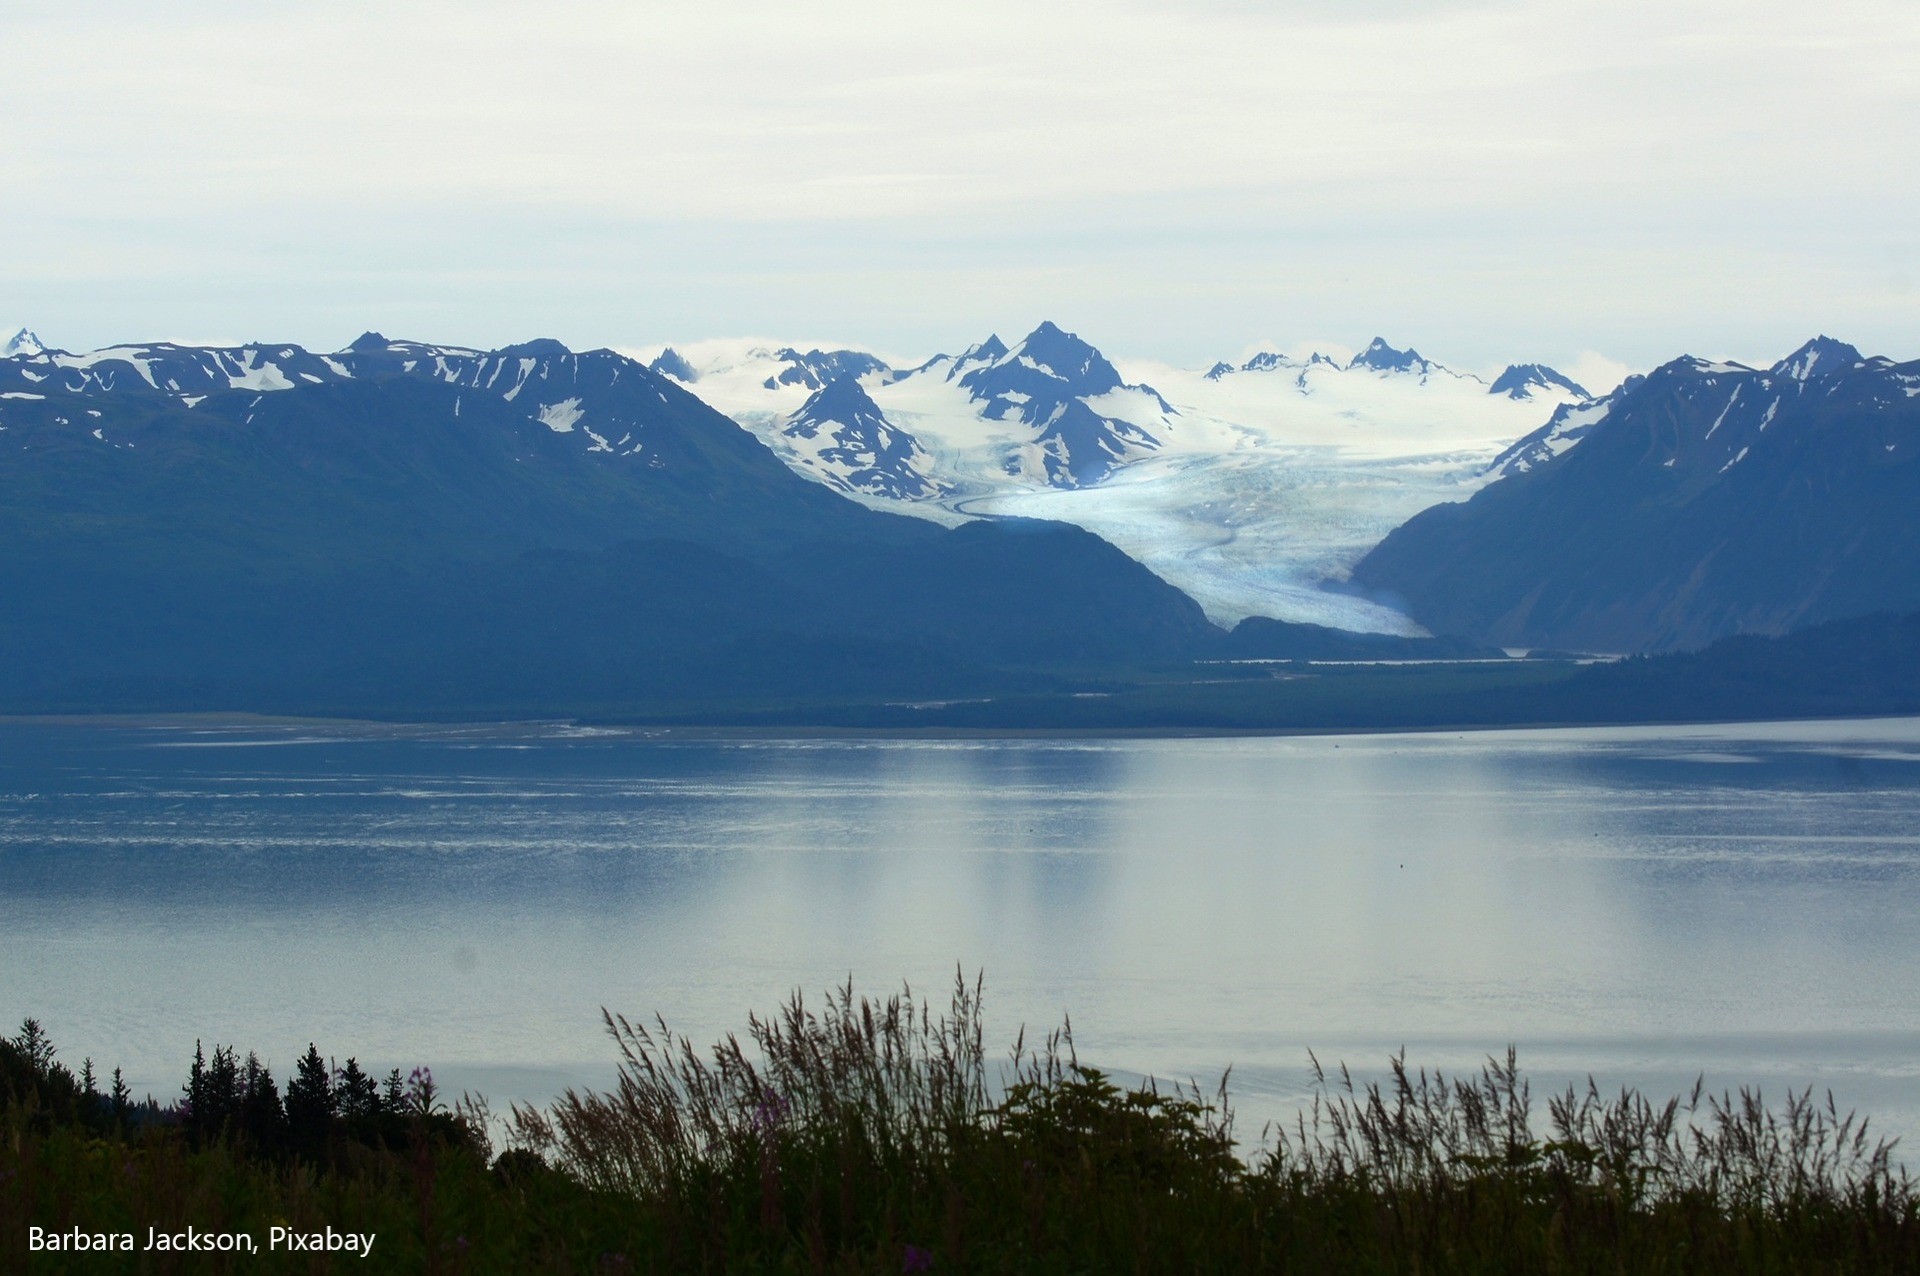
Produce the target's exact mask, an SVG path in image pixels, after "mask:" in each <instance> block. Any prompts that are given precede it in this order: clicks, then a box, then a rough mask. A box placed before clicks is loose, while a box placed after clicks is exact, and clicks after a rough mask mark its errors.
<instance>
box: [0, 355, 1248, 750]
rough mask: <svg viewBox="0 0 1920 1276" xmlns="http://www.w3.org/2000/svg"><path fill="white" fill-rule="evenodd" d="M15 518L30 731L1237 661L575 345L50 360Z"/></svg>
mask: <svg viewBox="0 0 1920 1276" xmlns="http://www.w3.org/2000/svg"><path fill="white" fill-rule="evenodd" d="M833 384H838V385H842V386H844V387H847V388H849V389H850V390H851V392H852V393H851V394H850V395H849V396H848V398H849V399H851V400H852V402H851V410H850V411H848V412H846V413H842V414H844V415H849V416H852V417H853V418H855V419H857V420H860V421H861V422H862V423H863V424H865V425H867V426H869V427H871V428H873V431H874V432H873V435H872V437H873V438H874V439H875V440H876V441H877V442H878V443H879V444H880V445H881V450H882V451H883V452H884V451H885V450H886V448H887V445H888V443H889V441H888V440H887V439H886V438H885V437H884V435H883V434H881V433H880V432H879V431H878V428H877V426H876V423H875V422H873V421H871V420H867V419H866V418H865V416H864V415H863V411H862V409H861V404H860V403H859V401H858V399H859V396H860V394H861V393H862V392H861V391H860V389H859V385H858V382H857V381H855V380H853V379H852V378H850V377H849V378H842V379H841V380H840V381H838V382H835V383H833ZM820 393H822V394H826V393H827V392H826V391H825V390H823V391H821V392H820ZM833 402H834V400H833V398H832V397H831V396H829V397H828V398H827V399H825V400H823V401H822V403H821V404H817V405H816V406H817V407H823V408H824V407H831V406H832V405H833ZM828 415H831V413H829V414H828ZM837 446H839V447H840V448H841V449H842V450H844V451H848V452H851V451H852V444H851V443H849V442H846V441H843V442H842V443H841V444H840V445H837ZM823 450H832V448H827V449H823ZM841 459H842V461H843V462H844V463H847V464H853V463H855V462H856V461H857V460H858V459H859V458H853V457H843V458H841ZM0 491H5V492H6V494H7V499H6V500H4V501H0V598H5V599H6V600H7V605H6V607H5V608H4V609H0V706H11V707H12V708H11V709H10V710H9V711H14V710H17V708H18V707H19V706H22V705H34V706H40V707H42V708H45V707H48V706H54V707H61V706H64V707H68V708H93V709H98V708H114V707H119V708H128V707H135V708H179V709H220V708H234V707H247V708H266V709H281V710H286V711H353V710H356V709H365V708H367V707H370V706H379V707H384V708H386V709H389V710H391V709H395V708H398V707H436V706H437V707H441V708H445V707H449V706H451V707H455V708H459V709H460V710H461V711H485V712H492V711H494V709H495V708H505V707H515V706H518V707H520V708H531V707H539V708H541V710H542V711H559V712H565V711H568V707H576V708H577V707H578V706H582V705H587V704H593V705H601V706H604V705H608V704H617V703H623V702H632V701H633V700H634V699H635V698H638V699H652V700H654V701H661V700H666V701H672V700H675V699H676V698H680V697H688V696H691V697H699V696H703V695H704V696H737V695H740V694H747V693H751V694H760V693H766V694H772V695H777V696H783V697H791V696H803V695H812V694H822V693H834V692H835V689H836V688H837V689H838V691H839V692H848V691H851V692H854V693H857V694H860V695H871V694H876V693H877V694H892V693H894V692H895V691H899V692H901V693H907V694H915V695H924V694H929V693H931V694H943V693H948V694H950V693H953V692H954V691H955V690H956V689H961V688H972V689H973V690H974V691H975V692H977V691H978V690H979V689H980V688H982V687H1000V686H1004V685H1006V679H1007V678H1015V679H1021V678H1025V679H1031V678H1032V677H1033V676H1035V675H1034V674H1033V673H1032V672H1031V671H1032V670H1035V669H1043V668H1046V667H1048V666H1049V665H1052V666H1054V667H1072V668H1082V667H1086V666H1089V665H1099V664H1101V663H1103V662H1137V661H1141V660H1149V661H1151V660H1159V659H1176V660H1177V659H1184V658H1188V657H1191V656H1193V655H1197V654H1201V653H1203V652H1204V651H1206V650H1208V649H1209V648H1208V644H1209V643H1211V642H1212V641H1213V640H1215V639H1217V638H1218V637H1219V633H1218V631H1217V630H1215V629H1214V628H1213V627H1212V626H1210V625H1209V624H1207V623H1206V620H1205V617H1204V616H1203V614H1202V612H1201V610H1200V608H1199V607H1198V606H1197V605H1195V604H1194V602H1193V601H1192V600H1191V599H1189V598H1187V597H1185V596H1184V595H1182V594H1180V593H1179V592H1178V591H1177V590H1176V589H1174V588H1173V587H1171V586H1169V585H1168V584H1167V583H1166V582H1164V581H1162V580H1159V579H1157V578H1155V577H1154V576H1153V575H1152V574H1151V573H1149V572H1148V571H1147V570H1146V569H1144V568H1143V567H1141V566H1140V565H1139V564H1138V563H1136V562H1134V561H1132V560H1130V559H1128V558H1127V557H1126V556H1125V555H1123V554H1122V553H1121V552H1120V551H1119V550H1117V549H1115V548H1114V547H1113V546H1112V545H1110V544H1107V543H1105V542H1103V541H1101V540H1100V539H1099V538H1098V537H1096V536H1093V535H1090V534H1088V533H1087V532H1085V531H1083V530H1081V529H1079V528H1075V527H1068V526H1064V525H1060V524H1044V525H1036V524H1024V525H1013V524H1004V523H998V522H980V523H972V524H969V525H968V526H965V527H960V528H951V529H949V528H944V527H939V526H936V525H934V524H932V523H929V522H927V521H926V520H923V519H917V518H904V517H898V516H894V515H889V514H884V513H877V512H875V511H874V510H872V509H866V508H861V507H860V506H859V505H857V504H855V503H853V502H850V501H847V500H845V499H843V498H842V497H841V496H838V495H836V494H834V493H833V492H830V491H828V490H827V489H825V488H824V487H822V486H820V485H819V484H817V483H813V482H808V481H806V480H805V479H803V478H802V477H800V476H799V475H797V474H796V473H795V472H794V471H793V469H792V468H790V467H789V466H788V465H786V464H783V463H782V462H781V460H780V459H779V458H777V457H776V456H775V455H774V454H773V453H772V452H770V451H769V450H768V449H767V448H766V447H765V446H764V445H763V444H762V443H761V442H760V441H759V440H758V439H756V438H755V437H754V436H753V435H751V434H750V433H748V432H747V431H745V430H743V429H741V428H740V427H739V425H738V424H737V423H735V422H733V421H731V420H729V419H727V418H726V417H725V416H723V415H721V414H720V413H718V412H715V411H714V410H713V409H712V408H710V407H708V406H707V405H706V404H704V403H702V402H701V401H700V400H699V399H698V398H697V397H695V396H694V395H693V394H691V393H688V392H687V391H686V390H684V389H683V388H681V386H680V385H679V384H678V383H677V382H675V381H674V380H673V379H671V378H668V377H665V376H662V375H660V374H658V373H655V372H653V371H651V370H650V369H648V368H647V367H646V366H645V365H644V364H642V363H640V362H638V361H636V360H633V359H631V358H628V357H626V356H624V355H620V354H616V353H614V352H612V351H608V350H594V351H585V352H576V351H573V350H569V349H568V348H567V347H565V346H563V345H561V344H560V343H559V342H555V341H544V340H543V341H531V342H526V343H523V344H520V345H514V346H508V347H506V348H503V349H499V350H475V349H470V348H465V347H459V346H447V345H435V344H429V343H422V342H412V341H393V340H389V339H387V338H386V337H384V336H381V335H380V334H378V333H368V334H366V335H364V336H362V337H361V338H360V339H358V340H356V341H354V342H353V343H352V344H351V345H349V346H348V347H347V348H345V349H343V350H338V351H334V352H331V353H326V354H319V353H315V352H312V351H308V350H305V349H303V348H301V347H299V346H295V345H282V344H273V343H260V344H251V345H246V346H237V347H221V348H211V347H195V346H186V345H179V344H173V343H146V344H128V345H121V346H115V347H112V348H110V349H107V350H101V351H92V352H86V353H80V354H75V353H72V352H67V351H61V350H54V349H36V350H34V351H33V352H32V353H27V352H26V350H25V347H24V345H23V348H22V351H21V352H19V353H16V354H15V355H14V356H12V357H10V358H5V359H0ZM1015 667H1017V669H1018V670H1019V672H1018V673H1007V672H1005V671H1006V670H1008V669H1010V668H1015ZM1020 685H1028V684H1025V683H1022V684H1020Z"/></svg>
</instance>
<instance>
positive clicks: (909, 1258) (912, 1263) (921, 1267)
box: [900, 1245, 933, 1272]
mask: <svg viewBox="0 0 1920 1276" xmlns="http://www.w3.org/2000/svg"><path fill="white" fill-rule="evenodd" d="M900 1270H901V1271H903V1272H930V1271H932V1270H933V1251H932V1250H930V1249H921V1248H920V1247H919V1246H918V1245H909V1246H907V1252H906V1254H905V1255H904V1256H903V1257H902V1258H901V1260H900Z"/></svg>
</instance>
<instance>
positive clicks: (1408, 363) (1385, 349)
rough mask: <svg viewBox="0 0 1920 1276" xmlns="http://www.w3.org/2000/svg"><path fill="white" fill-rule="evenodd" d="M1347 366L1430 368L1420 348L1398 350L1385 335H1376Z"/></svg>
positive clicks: (1383, 369) (1396, 369)
mask: <svg viewBox="0 0 1920 1276" xmlns="http://www.w3.org/2000/svg"><path fill="white" fill-rule="evenodd" d="M1347 366H1348V367H1349V368H1372V369H1373V370H1374V371H1375V372H1425V371H1426V370H1427V368H1428V364H1427V361H1426V360H1425V359H1423V358H1421V357H1420V352H1419V351H1418V350H1414V349H1412V348H1408V349H1406V350H1396V349H1394V348H1393V347H1392V346H1390V345H1388V344H1387V343H1386V339H1385V338H1383V337H1375V338H1374V339H1373V340H1372V342H1370V343H1369V344H1368V346H1367V348H1366V349H1365V350H1362V351H1361V352H1360V353H1359V354H1357V355H1355V356H1353V359H1352V361H1351V362H1349V363H1348V364H1347Z"/></svg>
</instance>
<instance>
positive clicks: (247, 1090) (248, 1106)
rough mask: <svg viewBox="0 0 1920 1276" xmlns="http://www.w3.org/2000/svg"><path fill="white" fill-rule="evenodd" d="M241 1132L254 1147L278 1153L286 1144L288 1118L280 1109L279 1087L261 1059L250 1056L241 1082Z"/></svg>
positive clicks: (249, 1054)
mask: <svg viewBox="0 0 1920 1276" xmlns="http://www.w3.org/2000/svg"><path fill="white" fill-rule="evenodd" d="M241 1089H242V1094H241V1098H240V1129H241V1130H242V1131H244V1132H245V1133H246V1136H247V1138H248V1140H249V1141H251V1142H252V1144H253V1145H254V1147H256V1148H259V1149H262V1150H266V1151H277V1150H278V1149H280V1148H282V1147H284V1146H285V1144H286V1140H287V1117H286V1112H285V1110H284V1109H283V1108H282V1107H281V1106H280V1087H279V1086H278V1085H276V1084H275V1083H274V1080H273V1073H272V1072H270V1071H268V1070H267V1068H266V1067H264V1066H263V1065H262V1064H261V1062H260V1056H259V1055H257V1054H254V1053H252V1052H251V1051H249V1052H248V1054H247V1066H246V1070H245V1072H244V1074H243V1075H242V1079H241Z"/></svg>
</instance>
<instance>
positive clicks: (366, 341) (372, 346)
mask: <svg viewBox="0 0 1920 1276" xmlns="http://www.w3.org/2000/svg"><path fill="white" fill-rule="evenodd" d="M392 344H393V343H392V342H391V341H388V340H387V337H386V334H385V333H380V332H371V331H369V332H363V333H361V334H360V335H359V336H357V337H355V338H354V339H353V342H352V344H350V345H349V346H348V347H347V349H348V350H351V351H352V352H353V353H355V354H373V353H375V352H377V351H381V350H385V349H386V348H387V347H388V346H390V345H392Z"/></svg>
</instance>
